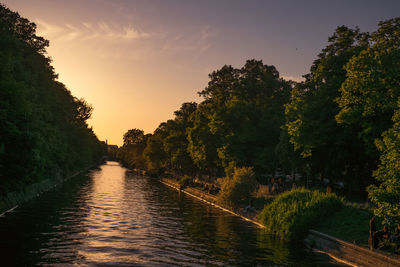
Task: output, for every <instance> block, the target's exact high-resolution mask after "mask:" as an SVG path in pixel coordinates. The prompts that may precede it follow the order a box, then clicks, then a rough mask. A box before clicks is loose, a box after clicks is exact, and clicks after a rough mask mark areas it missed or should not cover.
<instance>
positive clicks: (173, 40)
mask: <svg viewBox="0 0 400 267" xmlns="http://www.w3.org/2000/svg"><path fill="white" fill-rule="evenodd" d="M216 34H217V30H212V29H211V28H210V27H209V26H204V27H202V28H200V29H196V30H194V31H191V32H190V33H189V34H182V33H177V32H170V33H168V34H166V36H165V40H164V44H163V46H162V48H161V50H162V51H186V52H206V51H208V49H209V48H210V47H211V46H212V42H211V41H212V38H213V37H214V36H215V35H216Z"/></svg>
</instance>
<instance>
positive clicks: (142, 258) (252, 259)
mask: <svg viewBox="0 0 400 267" xmlns="http://www.w3.org/2000/svg"><path fill="white" fill-rule="evenodd" d="M0 236H1V239H0V240H1V241H0V256H1V258H0V266H65V265H67V266H68V265H82V266H336V263H334V262H331V261H330V259H329V258H328V257H327V256H323V255H319V254H313V253H310V252H307V251H306V250H305V248H304V247H303V246H302V245H301V244H297V245H295V244H288V243H284V242H281V241H280V240H276V239H274V238H273V237H271V236H269V235H267V234H266V233H265V232H264V231H263V230H261V229H259V228H258V227H257V226H255V225H253V224H251V223H249V222H246V221H243V220H242V219H240V218H237V217H235V216H232V215H230V214H228V213H225V212H223V211H221V210H219V209H216V208H214V207H211V206H208V205H205V204H203V203H202V202H200V201H198V200H196V199H193V198H190V197H188V196H186V195H184V194H180V193H178V192H177V191H175V190H173V189H170V188H168V187H167V186H165V185H163V184H161V183H160V182H158V181H156V180H153V179H149V178H144V177H140V176H137V175H135V174H133V173H131V172H129V171H128V170H127V169H125V168H123V167H121V166H120V165H119V164H118V163H116V162H107V164H105V165H102V166H101V167H100V168H98V169H96V170H93V171H91V172H90V173H88V174H87V175H83V176H79V177H75V178H73V179H72V180H70V181H68V182H66V183H64V184H63V185H62V186H59V187H57V188H56V189H54V190H52V191H51V192H47V193H46V194H44V195H42V196H41V197H39V198H37V199H35V200H33V201H31V202H29V203H27V204H24V205H23V206H21V207H19V208H17V209H16V210H14V211H13V212H12V213H8V214H6V215H5V216H3V217H1V218H0Z"/></svg>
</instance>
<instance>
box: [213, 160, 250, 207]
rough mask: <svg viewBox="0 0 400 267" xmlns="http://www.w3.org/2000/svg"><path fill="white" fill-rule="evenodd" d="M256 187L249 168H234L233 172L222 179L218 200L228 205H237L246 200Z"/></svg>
mask: <svg viewBox="0 0 400 267" xmlns="http://www.w3.org/2000/svg"><path fill="white" fill-rule="evenodd" d="M256 188H257V181H256V179H255V177H254V172H253V170H252V169H251V168H248V167H247V168H246V167H242V168H235V169H234V172H233V174H232V175H230V176H228V177H227V178H226V179H224V181H223V183H222V185H221V191H220V193H219V194H218V202H219V203H221V204H223V205H225V206H228V207H237V206H238V205H239V204H240V203H243V202H246V201H247V202H248V201H249V199H250V198H251V194H252V193H253V192H254V190H256Z"/></svg>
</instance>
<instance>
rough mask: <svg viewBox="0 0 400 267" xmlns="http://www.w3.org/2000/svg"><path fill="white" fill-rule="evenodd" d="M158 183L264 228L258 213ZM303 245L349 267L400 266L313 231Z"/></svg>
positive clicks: (170, 183) (398, 261)
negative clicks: (239, 209)
mask: <svg viewBox="0 0 400 267" xmlns="http://www.w3.org/2000/svg"><path fill="white" fill-rule="evenodd" d="M160 182H161V183H163V184H165V185H167V186H169V187H172V188H174V189H176V190H178V191H181V192H183V193H185V194H187V195H190V196H192V197H194V198H197V199H199V200H201V201H203V202H205V203H207V204H210V205H212V206H215V207H217V208H220V209H222V210H224V211H226V212H229V213H231V214H233V215H235V216H239V217H241V218H242V219H244V220H246V221H249V222H252V223H254V224H255V225H257V226H258V227H260V228H265V226H264V225H263V224H262V223H261V222H260V221H259V220H258V213H251V214H250V213H249V214H246V213H243V212H240V211H233V210H231V209H229V208H227V207H222V206H221V205H220V204H218V203H217V198H216V196H213V195H211V194H208V193H206V192H203V191H201V190H199V189H196V188H192V187H185V188H181V185H180V184H179V183H178V182H177V181H174V180H172V179H167V178H161V179H160ZM323 227H326V225H324V224H323V226H322V228H323ZM305 243H306V245H307V246H308V247H309V248H310V249H312V250H314V251H316V252H319V253H324V254H327V255H329V256H330V257H331V258H333V259H334V260H336V261H338V262H341V263H344V264H347V265H349V266H371V267H372V266H374V267H376V266H390V267H391V266H400V258H399V257H396V256H395V255H387V254H385V253H383V252H380V251H370V250H368V249H366V248H365V247H361V246H358V245H355V244H351V243H349V242H346V241H344V240H341V239H339V238H336V237H332V236H330V235H328V234H325V233H322V232H318V231H315V230H310V231H309V234H308V235H307V237H306V239H305Z"/></svg>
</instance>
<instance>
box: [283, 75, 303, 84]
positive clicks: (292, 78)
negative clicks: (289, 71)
mask: <svg viewBox="0 0 400 267" xmlns="http://www.w3.org/2000/svg"><path fill="white" fill-rule="evenodd" d="M281 76H282V78H283V79H285V80H287V81H288V80H292V81H295V82H303V81H304V80H305V79H304V78H303V77H300V76H290V75H281Z"/></svg>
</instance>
